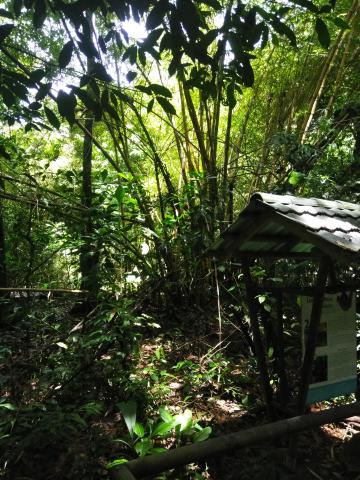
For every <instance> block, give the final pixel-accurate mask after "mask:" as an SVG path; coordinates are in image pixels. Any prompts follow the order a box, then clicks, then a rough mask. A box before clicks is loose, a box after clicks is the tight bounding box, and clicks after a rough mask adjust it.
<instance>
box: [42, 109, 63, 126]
mask: <svg viewBox="0 0 360 480" xmlns="http://www.w3.org/2000/svg"><path fill="white" fill-rule="evenodd" d="M44 111H45V115H46V118H47V119H48V122H49V123H50V124H51V125H52V126H53V127H54V128H56V129H57V130H58V129H59V128H60V120H59V119H58V118H57V116H56V115H55V113H54V112H53V111H52V110H50V108H48V107H44Z"/></svg>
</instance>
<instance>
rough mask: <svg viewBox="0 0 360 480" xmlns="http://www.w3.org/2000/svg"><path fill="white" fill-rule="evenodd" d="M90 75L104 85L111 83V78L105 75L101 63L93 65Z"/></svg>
mask: <svg viewBox="0 0 360 480" xmlns="http://www.w3.org/2000/svg"><path fill="white" fill-rule="evenodd" d="M91 75H92V76H94V77H95V78H98V79H99V80H102V81H103V82H106V83H109V82H111V81H112V78H111V76H110V75H109V74H108V73H107V71H106V70H105V67H104V65H102V64H101V63H95V64H94V66H93V68H92V69H91Z"/></svg>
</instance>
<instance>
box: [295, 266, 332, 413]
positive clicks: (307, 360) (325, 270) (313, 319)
mask: <svg viewBox="0 0 360 480" xmlns="http://www.w3.org/2000/svg"><path fill="white" fill-rule="evenodd" d="M329 267H330V261H329V259H328V258H327V257H323V258H322V259H321V261H320V266H319V271H318V274H317V278H316V284H315V289H316V293H317V295H316V296H314V299H313V304H312V308H311V316H310V323H309V331H308V336H307V339H306V344H305V354H304V359H303V363H302V367H301V374H300V384H299V396H298V403H297V414H298V415H301V414H302V413H304V411H305V407H306V397H307V394H308V390H309V385H310V380H311V371H312V367H313V362H314V356H315V349H316V341H317V336H318V328H319V324H320V318H321V312H322V306H323V303H324V297H325V289H326V281H327V278H328V274H329Z"/></svg>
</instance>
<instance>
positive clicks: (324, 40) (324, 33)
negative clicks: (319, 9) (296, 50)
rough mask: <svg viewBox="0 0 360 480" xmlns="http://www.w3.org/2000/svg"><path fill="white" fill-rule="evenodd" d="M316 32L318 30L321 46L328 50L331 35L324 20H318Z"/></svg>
mask: <svg viewBox="0 0 360 480" xmlns="http://www.w3.org/2000/svg"><path fill="white" fill-rule="evenodd" d="M315 30H316V33H317V36H318V39H319V42H320V45H321V46H322V47H324V48H326V49H327V48H329V45H330V34H329V30H328V28H327V26H326V23H325V22H324V20H322V19H321V18H317V19H316V23H315Z"/></svg>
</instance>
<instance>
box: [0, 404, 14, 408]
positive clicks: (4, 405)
mask: <svg viewBox="0 0 360 480" xmlns="http://www.w3.org/2000/svg"><path fill="white" fill-rule="evenodd" d="M0 408H5V409H6V410H16V407H15V405H13V404H12V403H0Z"/></svg>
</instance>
